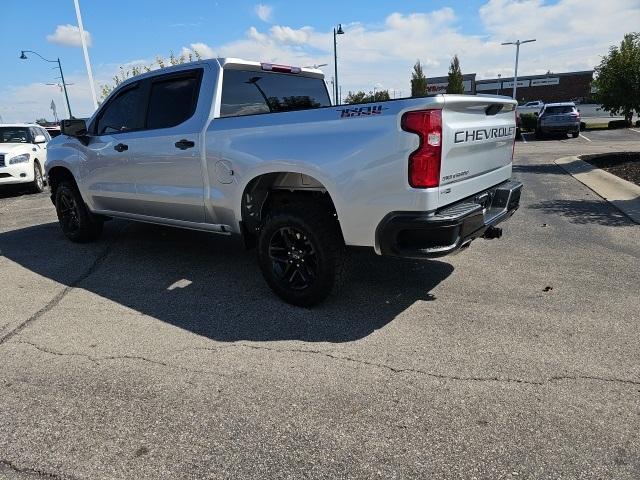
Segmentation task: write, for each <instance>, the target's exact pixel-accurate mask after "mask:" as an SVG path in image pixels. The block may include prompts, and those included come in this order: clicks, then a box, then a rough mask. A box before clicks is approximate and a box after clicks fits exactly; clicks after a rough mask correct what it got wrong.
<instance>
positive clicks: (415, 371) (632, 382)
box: [237, 343, 640, 386]
mask: <svg viewBox="0 0 640 480" xmlns="http://www.w3.org/2000/svg"><path fill="white" fill-rule="evenodd" d="M237 345H238V346H240V347H245V348H250V349H254V350H268V351H273V352H280V353H286V352H292V353H304V354H310V355H322V356H325V357H327V358H330V359H332V360H338V361H343V362H353V363H358V364H362V365H366V366H370V367H375V368H382V369H385V370H388V371H390V372H392V373H394V374H396V373H409V374H417V375H425V376H428V377H432V378H438V379H441V380H455V381H461V382H498V383H516V384H524V385H535V386H541V385H545V384H548V383H552V382H558V381H562V380H592V381H600V382H611V383H621V384H625V385H640V381H637V380H629V379H619V378H606V377H596V376H589V375H575V376H569V375H567V376H553V377H550V378H547V379H543V380H526V379H521V378H509V377H498V376H485V377H482V376H477V377H473V376H468V377H465V376H461V375H447V374H443V373H434V372H429V371H426V370H421V369H417V368H400V367H394V366H391V365H388V364H385V363H378V362H370V361H368V360H361V359H357V358H353V357H343V356H339V355H334V354H332V353H329V352H326V351H323V350H307V349H299V348H292V349H279V348H272V347H265V346H259V345H248V344H245V343H239V344H237Z"/></svg>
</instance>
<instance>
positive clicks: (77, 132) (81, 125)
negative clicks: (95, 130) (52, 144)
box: [60, 118, 87, 137]
mask: <svg viewBox="0 0 640 480" xmlns="http://www.w3.org/2000/svg"><path fill="white" fill-rule="evenodd" d="M60 131H61V132H62V134H63V135H69V136H70V137H81V136H83V135H86V134H87V124H86V122H85V121H84V120H83V119H81V118H69V119H66V120H62V124H61V125H60Z"/></svg>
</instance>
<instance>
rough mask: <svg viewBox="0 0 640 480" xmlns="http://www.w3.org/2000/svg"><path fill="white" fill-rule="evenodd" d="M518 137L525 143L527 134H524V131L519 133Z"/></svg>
mask: <svg viewBox="0 0 640 480" xmlns="http://www.w3.org/2000/svg"><path fill="white" fill-rule="evenodd" d="M520 138H522V141H523V142H524V143H527V134H526V133H521V134H520Z"/></svg>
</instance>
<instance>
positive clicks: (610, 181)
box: [554, 156, 640, 224]
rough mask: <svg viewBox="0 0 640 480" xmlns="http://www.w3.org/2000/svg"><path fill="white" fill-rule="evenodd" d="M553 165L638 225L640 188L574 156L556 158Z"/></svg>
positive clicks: (639, 219)
mask: <svg viewBox="0 0 640 480" xmlns="http://www.w3.org/2000/svg"><path fill="white" fill-rule="evenodd" d="M554 163H555V164H556V165H558V166H559V167H560V168H562V169H563V170H564V171H566V172H567V173H569V174H570V175H571V176H572V177H574V178H575V179H576V180H578V181H579V182H580V183H582V184H584V185H586V186H587V187H589V188H590V189H591V190H593V191H594V192H595V193H597V194H598V195H600V196H601V197H602V198H604V199H605V200H607V201H608V202H610V203H611V204H613V206H615V207H616V208H617V209H618V210H620V211H621V212H622V213H624V214H625V215H626V216H628V217H629V218H630V219H631V220H633V221H634V222H635V223H639V224H640V186H638V185H636V184H634V183H631V182H628V181H626V180H623V179H622V178H620V177H616V176H615V175H613V174H612V173H609V172H605V171H604V170H601V169H599V168H597V167H594V166H593V165H591V164H590V163H587V162H585V161H584V160H580V158H578V157H576V156H570V157H562V158H558V159H557V160H554Z"/></svg>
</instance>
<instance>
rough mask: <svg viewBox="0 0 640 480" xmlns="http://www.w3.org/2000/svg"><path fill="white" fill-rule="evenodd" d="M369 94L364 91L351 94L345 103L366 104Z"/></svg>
mask: <svg viewBox="0 0 640 480" xmlns="http://www.w3.org/2000/svg"><path fill="white" fill-rule="evenodd" d="M366 98H367V94H366V93H364V92H363V91H362V90H359V91H357V92H349V94H348V95H347V98H345V99H344V103H348V104H354V103H366V102H367V100H366Z"/></svg>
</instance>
